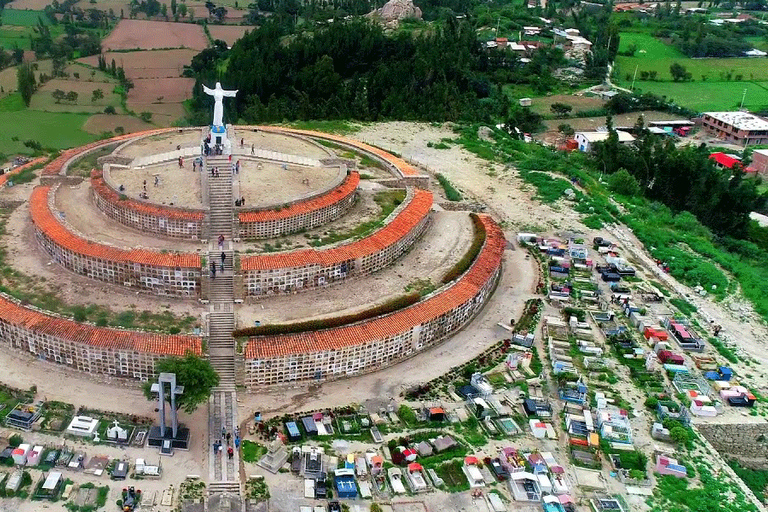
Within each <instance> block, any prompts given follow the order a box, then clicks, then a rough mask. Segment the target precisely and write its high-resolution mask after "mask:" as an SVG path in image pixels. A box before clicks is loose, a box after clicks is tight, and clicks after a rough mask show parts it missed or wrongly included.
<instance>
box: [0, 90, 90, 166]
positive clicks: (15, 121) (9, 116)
mask: <svg viewBox="0 0 768 512" xmlns="http://www.w3.org/2000/svg"><path fill="white" fill-rule="evenodd" d="M0 119H2V120H3V122H2V123H0V153H4V154H6V155H12V154H16V153H23V154H29V153H31V152H32V150H30V149H29V148H27V147H25V146H24V141H25V140H36V141H38V142H40V143H41V144H42V145H43V147H50V148H56V149H64V148H70V147H74V146H80V145H83V144H87V143H88V142H91V141H94V140H96V137H95V136H94V135H91V134H89V133H86V132H85V131H83V129H82V127H83V124H84V123H85V121H86V120H87V119H88V116H87V115H83V114H69V113H54V112H40V111H36V110H28V109H26V108H24V103H23V102H22V100H21V96H20V95H19V94H18V93H14V94H11V95H10V96H6V97H5V98H3V99H2V100H0ZM14 137H16V138H18V140H13V138H14Z"/></svg>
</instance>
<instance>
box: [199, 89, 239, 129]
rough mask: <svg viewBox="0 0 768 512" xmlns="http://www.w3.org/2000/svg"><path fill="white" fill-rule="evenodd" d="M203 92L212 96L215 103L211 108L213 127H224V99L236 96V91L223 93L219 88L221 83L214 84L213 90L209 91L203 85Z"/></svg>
mask: <svg viewBox="0 0 768 512" xmlns="http://www.w3.org/2000/svg"><path fill="white" fill-rule="evenodd" d="M203 91H204V92H205V93H206V94H209V95H211V96H213V99H214V100H215V102H216V103H215V104H214V106H213V126H224V122H223V118H224V101H223V100H224V97H225V96H226V97H227V98H234V97H235V95H237V91H225V90H224V89H222V88H221V82H216V88H215V89H209V88H207V87H206V86H205V85H203Z"/></svg>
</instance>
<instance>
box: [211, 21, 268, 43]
mask: <svg viewBox="0 0 768 512" xmlns="http://www.w3.org/2000/svg"><path fill="white" fill-rule="evenodd" d="M254 28H256V27H249V26H247V25H208V31H209V32H210V33H211V37H212V38H214V39H221V40H222V41H224V42H225V43H227V45H229V46H232V45H233V44H235V41H237V40H238V39H240V38H241V37H243V36H244V35H245V33H246V32H249V31H251V30H253V29H254Z"/></svg>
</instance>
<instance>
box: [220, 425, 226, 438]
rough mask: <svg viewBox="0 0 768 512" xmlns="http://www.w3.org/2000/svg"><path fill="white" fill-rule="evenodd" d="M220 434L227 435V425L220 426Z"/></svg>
mask: <svg viewBox="0 0 768 512" xmlns="http://www.w3.org/2000/svg"><path fill="white" fill-rule="evenodd" d="M221 435H222V436H225V435H227V427H225V426H224V425H222V426H221Z"/></svg>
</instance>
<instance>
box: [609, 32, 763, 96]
mask: <svg viewBox="0 0 768 512" xmlns="http://www.w3.org/2000/svg"><path fill="white" fill-rule="evenodd" d="M630 44H635V45H636V46H637V52H636V53H635V55H634V56H633V57H626V56H623V55H618V56H617V57H616V67H615V70H614V79H615V81H616V82H617V83H618V84H620V85H622V86H625V87H629V86H630V85H631V83H632V77H633V76H634V75H635V69H637V80H636V81H635V88H636V89H639V90H641V91H642V92H651V93H654V94H658V95H659V96H666V97H667V98H672V99H673V100H674V101H675V102H676V103H678V104H680V105H682V106H685V107H689V108H692V109H697V110H731V109H734V108H737V107H738V106H739V105H740V103H741V98H742V94H743V92H744V89H747V95H746V100H745V102H744V106H745V107H747V108H750V109H752V110H758V109H759V108H761V107H763V106H765V105H768V82H766V81H768V66H766V65H765V62H764V59H753V58H747V57H744V58H723V59H709V58H707V59H691V58H689V57H686V56H685V55H683V54H682V53H681V52H679V51H678V50H677V49H676V48H675V47H673V46H671V45H668V44H666V43H664V42H663V41H660V40H659V39H656V38H655V37H653V36H652V35H650V34H642V33H634V32H622V33H621V43H620V46H619V51H625V50H626V49H627V48H628V47H629V45H630ZM642 51H645V53H641V52H642ZM674 62H677V63H679V64H681V65H683V66H684V67H685V68H686V70H687V71H688V72H689V73H691V75H692V79H693V81H691V82H673V81H672V76H671V75H670V73H669V66H670V65H671V64H672V63H674ZM642 71H648V72H650V71H656V72H657V73H658V76H657V80H658V81H648V80H640V73H641V72H642ZM728 73H730V74H731V80H728V79H727V76H726V75H727V74H728ZM737 75H741V76H742V80H743V81H737V80H736V76H737Z"/></svg>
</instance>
